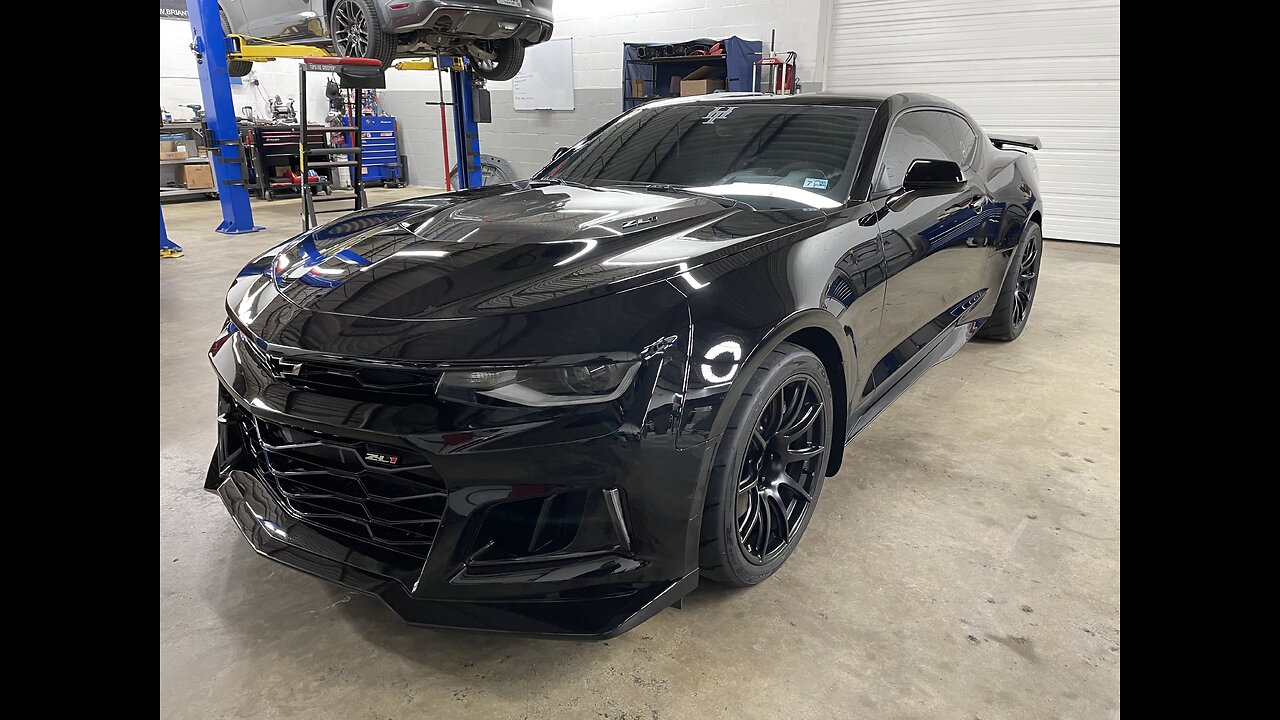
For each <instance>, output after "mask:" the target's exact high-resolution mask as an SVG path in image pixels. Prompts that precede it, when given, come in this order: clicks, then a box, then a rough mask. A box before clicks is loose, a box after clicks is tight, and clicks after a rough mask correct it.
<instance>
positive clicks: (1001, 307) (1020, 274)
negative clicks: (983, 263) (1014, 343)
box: [978, 222, 1044, 342]
mask: <svg viewBox="0 0 1280 720" xmlns="http://www.w3.org/2000/svg"><path fill="white" fill-rule="evenodd" d="M1043 250H1044V241H1043V239H1042V238H1041V236H1040V226H1039V225H1037V224H1036V223H1034V222H1029V223H1027V229H1026V231H1025V232H1024V233H1023V237H1022V242H1021V243H1019V244H1018V247H1017V249H1015V250H1014V253H1013V258H1012V259H1011V260H1010V261H1009V270H1008V272H1007V273H1006V274H1005V276H1004V282H1003V283H1001V285H1000V296H999V298H997V300H996V306H995V308H994V309H993V310H992V311H991V317H989V318H987V322H986V323H985V324H983V326H982V329H981V330H979V331H978V337H981V338H988V339H991V340H1001V341H1004V342H1009V341H1011V340H1016V339H1017V338H1018V336H1019V335H1021V334H1022V331H1023V330H1025V329H1026V327H1027V320H1028V319H1029V318H1030V317H1031V306H1032V304H1033V303H1034V302H1035V299H1036V287H1037V285H1038V284H1039V283H1040V257H1041V254H1042V252H1043Z"/></svg>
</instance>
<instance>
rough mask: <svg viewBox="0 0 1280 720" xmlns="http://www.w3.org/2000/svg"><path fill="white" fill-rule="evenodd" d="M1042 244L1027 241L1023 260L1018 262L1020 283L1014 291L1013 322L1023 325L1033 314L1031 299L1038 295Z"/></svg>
mask: <svg viewBox="0 0 1280 720" xmlns="http://www.w3.org/2000/svg"><path fill="white" fill-rule="evenodd" d="M1039 260H1040V246H1039V244H1038V243H1035V242H1030V243H1027V249H1026V251H1025V252H1023V253H1022V262H1020V263H1018V284H1017V285H1016V286H1015V288H1014V291H1013V322H1014V324H1015V325H1022V324H1023V323H1025V322H1026V321H1027V316H1028V315H1030V314H1031V301H1032V300H1034V299H1035V295H1036V276H1037V275H1039V274H1040V263H1039Z"/></svg>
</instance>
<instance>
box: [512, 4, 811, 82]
mask: <svg viewBox="0 0 1280 720" xmlns="http://www.w3.org/2000/svg"><path fill="white" fill-rule="evenodd" d="M830 5H831V2H830V0H645V1H644V2H634V3H633V2H626V3H623V2H601V0H556V2H555V18H556V30H555V35H554V37H557V38H566V37H571V38H573V49H574V67H573V76H574V78H573V80H574V82H573V84H574V87H575V88H618V93H619V96H621V93H622V44H623V43H628V42H663V43H667V42H680V41H686V40H693V39H695V38H699V37H711V38H721V37H728V36H730V35H737V36H738V37H741V38H743V39H744V40H763V41H764V42H765V50H766V51H768V50H769V46H768V43H769V32H770V30H777V43H778V47H777V49H778V50H780V51H782V50H793V51H795V52H796V53H798V54H799V57H798V59H797V74H798V75H799V78H800V80H801V81H806V80H808V81H814V80H817V81H821V79H822V75H823V73H824V72H825V68H822V67H817V66H816V62H817V61H818V57H819V47H825V45H826V32H825V29H824V30H821V31H820V30H819V20H820V17H821V13H822V8H823V7H824V6H826V7H830ZM494 86H495V87H499V86H500V84H498V83H494Z"/></svg>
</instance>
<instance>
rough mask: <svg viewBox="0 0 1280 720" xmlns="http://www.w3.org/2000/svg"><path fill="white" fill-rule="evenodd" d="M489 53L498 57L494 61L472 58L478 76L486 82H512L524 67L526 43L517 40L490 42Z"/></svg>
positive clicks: (508, 39)
mask: <svg viewBox="0 0 1280 720" xmlns="http://www.w3.org/2000/svg"><path fill="white" fill-rule="evenodd" d="M489 52H491V53H493V54H494V55H496V56H497V57H496V58H495V59H494V60H492V61H485V60H480V59H478V58H471V62H472V63H473V64H474V65H475V68H476V74H477V75H479V76H480V77H482V78H484V79H485V80H510V79H511V78H513V77H515V76H516V73H518V72H520V66H521V65H524V43H522V42H520V41H519V40H516V39H515V38H507V39H505V40H490V41H489Z"/></svg>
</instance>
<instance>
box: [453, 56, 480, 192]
mask: <svg viewBox="0 0 1280 720" xmlns="http://www.w3.org/2000/svg"><path fill="white" fill-rule="evenodd" d="M463 62H464V63H465V62H466V61H465V60H464V61H463ZM449 67H451V68H452V67H453V65H452V64H450V66H449ZM449 81H450V83H452V89H453V137H454V141H453V142H454V147H456V148H457V149H458V186H459V187H458V189H459V190H467V189H469V188H478V187H481V186H483V185H484V175H483V174H482V173H481V171H480V125H479V123H477V122H476V108H475V104H476V103H475V98H476V95H475V85H474V84H473V83H474V81H473V80H472V78H471V72H470V71H468V70H467V69H466V65H465V64H464V65H463V69H461V70H458V69H454V70H453V72H450V73H449Z"/></svg>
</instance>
